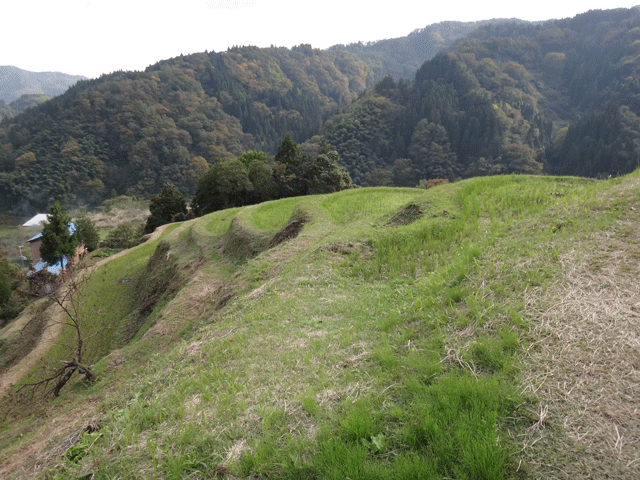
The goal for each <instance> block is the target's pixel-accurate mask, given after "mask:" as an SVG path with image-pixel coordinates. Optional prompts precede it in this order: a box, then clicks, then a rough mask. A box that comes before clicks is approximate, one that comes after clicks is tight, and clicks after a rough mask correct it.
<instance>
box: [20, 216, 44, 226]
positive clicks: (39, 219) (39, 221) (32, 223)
mask: <svg viewBox="0 0 640 480" xmlns="http://www.w3.org/2000/svg"><path fill="white" fill-rule="evenodd" d="M47 217H48V214H46V213H38V214H37V215H36V216H35V217H33V218H30V219H29V220H27V221H26V222H24V223H23V224H22V226H23V227H35V226H36V225H42V224H43V223H45V222H46V221H47Z"/></svg>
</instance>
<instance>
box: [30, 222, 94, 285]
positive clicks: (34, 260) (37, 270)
mask: <svg viewBox="0 0 640 480" xmlns="http://www.w3.org/2000/svg"><path fill="white" fill-rule="evenodd" d="M76 229H77V227H76V224H75V223H73V222H69V234H70V235H73V234H74V233H75V231H76ZM43 236H44V233H43V232H40V233H38V234H37V235H34V236H33V237H31V238H30V239H29V240H27V242H29V246H30V247H31V268H30V269H29V271H28V272H27V277H30V278H29V283H30V285H31V289H32V291H38V292H40V293H42V292H44V293H51V291H52V289H53V288H54V286H53V285H52V284H51V282H48V281H45V282H44V285H43V286H41V285H38V286H36V284H41V283H42V282H39V281H35V279H36V278H40V279H41V278H42V277H43V275H44V277H47V276H48V275H47V274H49V275H53V276H56V277H57V276H59V275H60V273H62V271H63V270H66V268H67V266H68V265H69V266H73V265H75V264H76V263H78V262H79V261H80V259H81V258H82V257H83V256H84V254H85V252H86V248H85V246H84V243H82V242H81V243H80V245H78V246H77V247H76V252H75V254H74V256H73V258H71V259H68V258H67V257H66V256H63V257H62V260H61V261H58V262H57V263H55V264H54V265H49V264H48V263H47V262H46V261H44V260H43V259H42V257H41V256H40V246H41V245H42V237H43ZM36 274H39V275H36ZM32 280H34V281H32ZM54 283H55V282H54Z"/></svg>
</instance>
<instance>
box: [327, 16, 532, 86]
mask: <svg viewBox="0 0 640 480" xmlns="http://www.w3.org/2000/svg"><path fill="white" fill-rule="evenodd" d="M513 22H517V23H528V22H525V21H523V20H518V19H515V18H511V19H504V18H494V19H492V20H482V21H478V22H440V23H434V24H433V25H428V26H426V27H424V28H420V29H417V30H414V31H413V32H411V33H410V34H409V35H407V36H405V37H399V38H390V39H386V40H377V41H375V42H368V43H362V42H359V43H350V44H349V45H334V46H332V47H330V50H346V51H348V52H351V53H355V54H356V55H358V56H359V57H361V58H362V59H363V60H364V61H366V62H367V63H369V64H370V65H371V67H372V69H373V71H374V74H375V75H376V78H378V79H381V78H383V77H385V76H387V75H389V76H391V77H393V78H395V79H399V78H413V76H414V75H415V73H416V71H417V70H418V68H420V66H421V65H422V64H423V63H424V62H425V61H427V60H429V59H431V58H433V57H434V55H435V54H436V53H438V52H439V51H440V50H441V49H442V48H444V47H448V46H450V45H451V44H453V42H455V41H456V40H458V39H460V38H462V37H465V36H467V35H469V34H470V33H471V32H473V31H474V30H477V29H478V28H480V27H483V26H486V25H492V24H503V23H513Z"/></svg>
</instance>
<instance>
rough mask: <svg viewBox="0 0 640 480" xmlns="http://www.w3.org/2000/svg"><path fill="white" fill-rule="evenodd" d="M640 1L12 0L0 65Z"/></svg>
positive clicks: (320, 41) (72, 67) (287, 41)
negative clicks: (308, 0) (306, 0)
mask: <svg viewBox="0 0 640 480" xmlns="http://www.w3.org/2000/svg"><path fill="white" fill-rule="evenodd" d="M638 3H640V0H633V1H624V0H613V1H604V0H582V1H573V0H571V1H564V2H563V1H557V0H554V1H550V0H540V1H535V2H532V1H510V2H499V3H498V2H495V3H494V2H482V1H478V0H472V1H468V0H459V1H455V0H454V1H451V0H449V1H434V2H426V1H425V2H422V1H418V0H377V1H376V0H368V1H361V0H356V1H350V0H321V1H311V2H305V1H304V0H173V1H172V2H167V1H163V0H154V1H151V0H58V1H55V0H8V1H4V2H2V6H0V14H1V16H2V28H1V29H0V45H1V47H0V65H12V66H15V67H19V68H22V69H24V70H30V71H33V72H43V71H57V72H64V73H69V74H74V75H85V76H87V77H98V76H100V75H101V74H103V73H110V72H113V71H115V70H144V69H145V68H146V67H147V66H149V65H152V64H154V63H156V62H158V61H159V60H163V59H167V58H171V57H175V56H178V55H180V54H188V53H196V52H203V51H205V50H209V51H224V50H226V49H227V47H230V46H234V45H257V46H260V47H267V46H270V45H277V46H284V47H291V46H294V45H300V44H302V43H310V44H311V45H312V46H314V47H317V48H327V47H329V46H331V45H335V44H337V43H344V44H347V43H351V42H358V41H363V42H367V41H374V40H381V39H385V38H396V37H402V36H405V35H407V34H409V33H410V32H412V31H413V30H415V29H417V28H423V27H426V26H427V25H431V24H433V23H437V22H442V21H446V20H458V21H474V20H486V19H490V18H520V19H523V20H547V19H551V18H564V17H572V16H574V15H576V14H578V13H582V12H586V11H587V10H591V9H608V8H617V7H625V8H629V7H632V6H634V5H635V4H638Z"/></svg>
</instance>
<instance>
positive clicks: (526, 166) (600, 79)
mask: <svg viewBox="0 0 640 480" xmlns="http://www.w3.org/2000/svg"><path fill="white" fill-rule="evenodd" d="M639 60H640V14H639V13H638V11H637V10H635V9H633V10H626V9H620V10H610V11H591V12H588V13H585V14H582V15H578V16H577V17H575V18H572V19H564V20H557V21H550V22H545V23H541V24H535V25H534V24H522V23H505V24H493V25H489V26H486V27H483V28H480V29H478V30H477V31H476V32H474V33H472V34H470V35H469V36H467V37H465V38H464V39H461V40H459V41H457V42H456V43H455V44H454V45H453V46H452V47H451V48H450V49H448V50H446V51H442V52H440V53H439V54H438V55H436V56H435V57H434V58H433V59H431V60H429V61H427V62H425V63H424V64H423V65H422V66H421V67H420V69H419V70H418V72H417V73H416V75H415V77H414V78H413V80H412V81H407V80H402V79H401V80H399V81H395V80H394V79H392V78H391V77H388V78H385V79H384V80H383V81H381V82H379V83H378V84H377V85H376V86H375V87H374V88H372V89H370V90H368V91H367V93H366V94H365V95H363V96H362V97H361V98H359V99H358V101H356V102H354V104H352V105H351V106H350V107H349V108H348V109H347V111H346V112H344V113H343V114H341V115H337V116H335V117H334V118H332V119H331V120H329V121H328V122H327V123H326V124H325V126H324V128H323V132H322V133H323V136H322V137H319V141H323V140H324V141H328V143H330V144H331V145H332V146H333V147H334V148H335V149H336V150H337V151H338V152H339V154H340V157H341V162H342V164H343V165H345V166H346V167H347V170H348V171H349V173H350V174H351V176H352V178H353V180H354V182H355V183H358V184H362V185H394V184H395V185H415V184H416V179H417V178H419V179H429V178H438V177H440V178H447V179H449V180H454V179H456V178H461V177H470V176H478V175H489V174H500V173H540V172H543V171H546V172H548V173H553V174H570V175H584V176H606V175H616V174H622V173H627V172H629V171H631V170H633V169H634V168H637V167H638V159H639V155H640V123H639V122H640V121H639V119H638V115H640V101H639V100H640V98H639V96H638V95H639V94H640V76H639V75H638V74H639V72H638V68H639V67H640V61H639Z"/></svg>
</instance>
